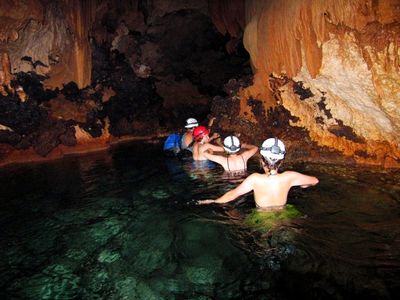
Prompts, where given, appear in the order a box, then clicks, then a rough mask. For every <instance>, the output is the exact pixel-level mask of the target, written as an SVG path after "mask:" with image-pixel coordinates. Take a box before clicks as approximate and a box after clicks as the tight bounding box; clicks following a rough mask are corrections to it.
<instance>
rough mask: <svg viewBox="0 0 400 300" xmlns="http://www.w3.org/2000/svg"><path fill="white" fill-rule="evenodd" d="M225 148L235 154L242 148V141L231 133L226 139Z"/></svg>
mask: <svg viewBox="0 0 400 300" xmlns="http://www.w3.org/2000/svg"><path fill="white" fill-rule="evenodd" d="M224 149H225V151H226V152H228V153H230V154H233V153H236V152H238V151H239V150H240V141H239V139H238V138H237V137H236V136H234V135H230V136H227V137H226V138H225V139H224Z"/></svg>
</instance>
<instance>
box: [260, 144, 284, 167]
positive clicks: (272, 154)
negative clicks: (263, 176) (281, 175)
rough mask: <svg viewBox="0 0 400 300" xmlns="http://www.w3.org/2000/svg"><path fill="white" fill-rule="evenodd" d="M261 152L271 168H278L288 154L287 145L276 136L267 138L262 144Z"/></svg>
mask: <svg viewBox="0 0 400 300" xmlns="http://www.w3.org/2000/svg"><path fill="white" fill-rule="evenodd" d="M260 154H261V156H262V157H263V159H264V162H266V163H267V164H268V168H269V169H270V170H277V169H278V168H279V166H280V164H281V163H282V160H283V159H284V157H285V154H286V150H285V145H284V144H283V142H282V141H281V140H279V139H278V138H276V137H275V138H269V139H266V140H265V141H264V142H263V143H262V145H261V149H260Z"/></svg>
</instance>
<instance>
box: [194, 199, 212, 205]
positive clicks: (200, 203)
mask: <svg viewBox="0 0 400 300" xmlns="http://www.w3.org/2000/svg"><path fill="white" fill-rule="evenodd" d="M214 202H215V201H214V200H212V199H207V200H199V201H197V204H198V205H202V204H210V203H214Z"/></svg>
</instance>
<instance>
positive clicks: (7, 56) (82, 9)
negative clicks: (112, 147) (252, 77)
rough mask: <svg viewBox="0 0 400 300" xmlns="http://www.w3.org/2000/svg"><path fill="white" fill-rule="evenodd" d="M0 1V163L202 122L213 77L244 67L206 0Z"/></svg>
mask: <svg viewBox="0 0 400 300" xmlns="http://www.w3.org/2000/svg"><path fill="white" fill-rule="evenodd" d="M0 8H1V10H0V24H1V25H2V26H1V27H0V54H1V55H0V60H1V64H0V164H2V163H3V162H4V161H7V159H9V157H11V156H13V155H15V157H16V158H15V160H19V159H20V158H21V157H29V155H30V154H29V153H28V152H29V151H32V150H33V155H35V154H38V155H39V156H43V157H51V156H52V155H53V153H56V152H58V153H59V152H69V151H72V152H73V151H74V150H69V149H68V147H72V148H76V149H77V150H75V151H78V152H80V151H85V147H87V148H91V147H92V146H93V147H94V148H96V147H97V148H104V146H107V144H109V143H112V142H114V141H117V140H119V139H121V138H124V137H138V136H159V135H163V134H166V133H168V132H170V131H172V130H182V124H184V121H185V119H186V118H188V117H189V116H190V117H196V118H198V119H199V120H204V121H207V120H206V119H207V116H208V114H209V113H210V103H211V101H212V98H213V97H214V96H216V95H219V94H221V93H224V92H223V91H222V90H221V87H222V86H223V84H224V83H225V82H227V81H228V80H229V79H230V78H231V77H235V76H238V77H240V76H241V74H246V73H247V74H249V73H250V72H251V69H250V68H249V64H248V61H249V56H248V53H247V52H246V51H245V50H244V47H243V44H242V43H241V40H240V38H239V37H232V36H231V35H230V34H229V33H225V34H221V33H220V32H218V30H217V29H216V27H215V25H214V24H213V22H212V19H211V17H210V15H209V3H208V2H207V1H206V0H204V1H197V0H196V1H186V0H169V1H161V0H149V1H139V0H127V1H110V0H101V1H94V0H89V1H81V0H62V1H48V0H30V1H4V0H0ZM91 145H92V146H91ZM21 153H22V154H21ZM54 155H57V154H54ZM11 160H12V159H11Z"/></svg>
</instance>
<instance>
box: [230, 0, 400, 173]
mask: <svg viewBox="0 0 400 300" xmlns="http://www.w3.org/2000/svg"><path fill="white" fill-rule="evenodd" d="M244 4H245V18H246V25H245V28H244V33H243V42H244V44H245V47H246V49H247V51H248V52H249V53H250V56H251V63H252V68H253V72H254V75H255V77H254V83H253V85H252V86H250V87H248V88H245V89H242V91H241V92H240V93H239V95H240V97H241V99H242V100H241V113H240V115H241V116H242V117H243V118H246V119H249V120H252V121H253V122H257V116H255V115H254V114H252V113H251V109H250V105H249V103H248V100H249V99H260V100H261V101H262V103H263V105H264V107H265V111H268V109H269V108H270V107H274V106H276V105H282V106H283V107H284V108H286V109H287V110H289V111H290V114H291V115H293V116H295V117H296V121H291V125H292V126H298V127H301V128H304V129H305V130H306V131H307V132H308V135H309V137H310V138H311V140H312V141H313V142H316V143H317V144H318V145H320V146H326V147H329V148H331V149H334V150H338V151H340V152H341V153H343V154H345V155H346V156H348V157H353V158H355V159H356V160H357V161H358V162H366V163H376V164H381V165H384V166H389V167H390V166H399V162H400V159H399V158H400V151H399V141H400V134H399V130H398V129H399V126H400V123H399V122H400V113H399V110H398V107H399V103H400V93H399V90H400V80H399V79H400V78H399V76H400V75H399V74H400V73H399V62H400V50H399V42H400V38H399V37H400V1H398V0H375V1H372V0H370V1H368V0H351V1H349V0H339V1H324V0H271V1H258V0H250V1H244ZM225 20H227V19H226V18H225ZM229 26H230V25H229V24H228V25H225V27H226V28H228V27H229ZM277 83H278V84H277ZM266 117H267V116H266Z"/></svg>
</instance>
